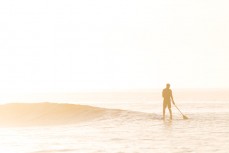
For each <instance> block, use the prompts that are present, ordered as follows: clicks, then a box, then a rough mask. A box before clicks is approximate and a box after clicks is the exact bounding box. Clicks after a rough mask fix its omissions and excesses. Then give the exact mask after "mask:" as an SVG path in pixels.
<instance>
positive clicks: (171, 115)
mask: <svg viewBox="0 0 229 153" xmlns="http://www.w3.org/2000/svg"><path fill="white" fill-rule="evenodd" d="M169 114H170V120H172V119H173V114H172V109H171V108H169Z"/></svg>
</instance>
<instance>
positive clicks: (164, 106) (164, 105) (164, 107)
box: [163, 102, 166, 120]
mask: <svg viewBox="0 0 229 153" xmlns="http://www.w3.org/2000/svg"><path fill="white" fill-rule="evenodd" d="M165 109H166V103H165V102H163V120H164V119H165Z"/></svg>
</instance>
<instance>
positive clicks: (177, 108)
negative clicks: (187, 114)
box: [174, 105, 184, 116]
mask: <svg viewBox="0 0 229 153" xmlns="http://www.w3.org/2000/svg"><path fill="white" fill-rule="evenodd" d="M174 106H175V107H176V108H177V109H178V110H179V112H180V113H181V114H182V115H183V116H184V114H183V113H182V112H181V111H180V109H179V108H178V107H177V105H174Z"/></svg>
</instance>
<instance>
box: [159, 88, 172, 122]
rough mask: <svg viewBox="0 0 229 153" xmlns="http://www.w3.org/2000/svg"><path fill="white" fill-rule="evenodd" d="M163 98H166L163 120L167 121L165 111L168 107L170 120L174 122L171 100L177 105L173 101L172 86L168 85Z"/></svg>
mask: <svg viewBox="0 0 229 153" xmlns="http://www.w3.org/2000/svg"><path fill="white" fill-rule="evenodd" d="M162 97H163V98H164V100H163V119H165V109H166V107H168V109H169V114H170V119H171V120H172V119H173V116H172V109H171V99H172V102H173V104H174V105H175V102H174V100H173V94H172V90H171V89H170V84H166V88H165V89H163V91H162Z"/></svg>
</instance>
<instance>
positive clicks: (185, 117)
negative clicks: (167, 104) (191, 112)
mask: <svg viewBox="0 0 229 153" xmlns="http://www.w3.org/2000/svg"><path fill="white" fill-rule="evenodd" d="M174 106H175V107H176V108H177V109H178V110H179V108H178V107H177V105H175V104H174ZM179 112H180V113H181V114H182V115H183V119H184V120H187V119H188V117H187V116H185V115H184V114H183V113H182V112H181V111H180V110H179Z"/></svg>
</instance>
